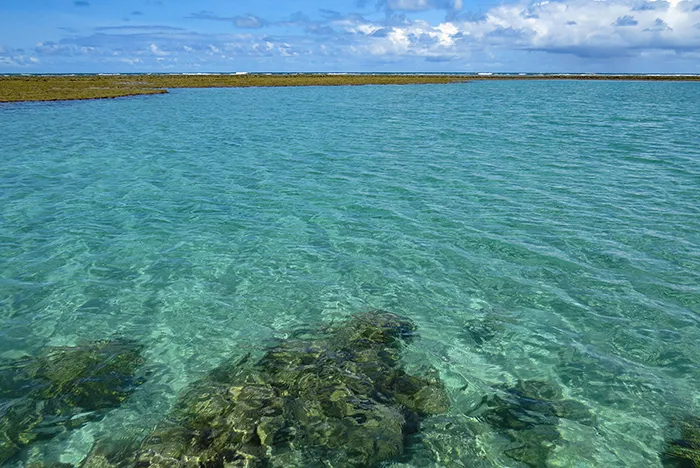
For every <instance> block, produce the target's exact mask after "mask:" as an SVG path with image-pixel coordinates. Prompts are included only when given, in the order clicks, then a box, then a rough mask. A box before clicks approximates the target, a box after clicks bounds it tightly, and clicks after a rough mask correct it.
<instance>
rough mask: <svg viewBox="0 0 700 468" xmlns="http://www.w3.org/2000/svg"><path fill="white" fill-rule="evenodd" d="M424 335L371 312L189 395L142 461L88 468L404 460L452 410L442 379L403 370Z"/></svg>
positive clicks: (224, 373)
mask: <svg viewBox="0 0 700 468" xmlns="http://www.w3.org/2000/svg"><path fill="white" fill-rule="evenodd" d="M414 330H415V327H414V325H413V323H412V322H411V321H409V320H408V319H406V318H402V317H399V316H397V315H394V314H390V313H387V312H368V313H365V314H361V315H358V316H355V317H353V318H351V319H349V320H348V321H346V322H343V323H341V324H339V325H331V326H329V327H327V328H324V329H321V330H318V331H315V332H306V333H298V334H297V335H295V336H292V337H291V338H289V339H286V340H283V341H280V342H279V343H277V344H276V345H274V346H271V347H270V348H268V349H267V350H266V352H265V354H264V356H262V358H260V359H258V360H253V359H251V358H250V357H247V358H244V359H243V360H242V361H239V362H235V361H228V362H225V363H224V364H223V365H221V366H220V367H218V368H216V369H214V370H213V371H212V372H211V373H210V374H209V375H208V376H206V377H205V378H203V379H201V380H199V381H197V382H195V383H194V384H192V385H191V386H190V387H189V388H188V389H187V391H186V392H185V393H184V394H183V395H182V397H181V398H180V399H179V401H178V402H177V403H176V405H175V407H174V409H173V411H172V413H171V415H170V418H169V421H168V422H167V423H164V424H162V425H161V426H160V427H158V428H157V429H156V430H155V431H154V432H153V433H152V434H151V435H150V436H148V437H147V438H146V439H145V440H144V441H143V443H142V444H141V447H140V448H139V449H138V450H137V451H136V453H135V454H134V455H133V456H132V457H130V458H128V459H122V460H115V458H114V456H111V455H105V454H101V455H100V464H99V465H98V464H96V463H95V460H96V458H95V457H93V456H91V457H88V459H87V460H86V461H85V463H84V464H83V467H84V468H93V467H96V466H111V467H115V466H119V467H124V466H138V467H147V466H151V467H183V468H184V467H199V466H206V467H315V466H319V467H321V466H324V467H327V466H333V467H367V466H376V465H378V464H379V463H381V462H383V461H386V460H390V459H392V458H396V457H398V456H400V455H402V453H403V451H404V440H405V437H406V435H407V434H410V433H412V432H415V431H417V430H418V429H419V425H420V421H421V419H423V418H424V417H425V416H427V415H430V414H436V413H441V412H444V411H446V410H447V408H448V405H449V400H448V397H447V394H446V392H445V389H444V387H443V385H442V383H441V382H440V381H439V380H438V379H437V378H436V377H432V378H429V377H418V376H413V375H410V374H408V373H406V372H405V371H404V370H403V369H402V367H401V364H400V362H399V357H400V352H401V347H402V346H403V343H404V342H406V341H408V340H410V339H411V338H412V337H413V333H414ZM105 460H112V461H111V462H110V464H108V465H105V464H104V463H103V462H104V461H105Z"/></svg>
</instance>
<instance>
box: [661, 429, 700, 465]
mask: <svg viewBox="0 0 700 468" xmlns="http://www.w3.org/2000/svg"><path fill="white" fill-rule="evenodd" d="M679 426H680V431H681V438H680V439H676V440H672V441H671V442H669V443H668V444H667V445H666V450H665V451H664V453H663V457H662V459H663V463H664V466H669V467H678V468H700V418H699V417H697V416H690V417H688V418H686V419H684V420H683V421H681V422H680V424H679Z"/></svg>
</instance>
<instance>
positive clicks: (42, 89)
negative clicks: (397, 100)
mask: <svg viewBox="0 0 700 468" xmlns="http://www.w3.org/2000/svg"><path fill="white" fill-rule="evenodd" d="M477 80H478V81H480V80H633V81H700V76H698V75H590V74H588V75H569V74H567V75H557V74H551V75H500V74H473V75H471V74H460V75H456V74H455V75H451V74H444V75H443V74H425V75H421V74H405V75H402V74H376V75H374V74H326V73H298V74H263V73H260V74H258V73H250V74H236V75H231V74H221V75H219V74H201V75H186V74H179V75H43V76H40V75H32V76H27V75H22V76H16V75H7V76H0V102H18V101H63V100H76V99H102V98H116V97H124V96H136V95H142V94H163V93H167V92H168V91H167V89H168V88H244V87H277V86H353V85H355V86H356V85H408V84H449V83H462V82H468V81H477Z"/></svg>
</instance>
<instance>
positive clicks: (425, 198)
mask: <svg viewBox="0 0 700 468" xmlns="http://www.w3.org/2000/svg"><path fill="white" fill-rule="evenodd" d="M698 128H700V86H699V85H698V84H695V83H619V82H512V83H510V82H479V83H471V84H466V85H451V86H405V87H391V86H386V87H374V86H368V87H347V88H346V87H343V88H287V89H220V90H173V91H172V92H171V93H170V94H169V95H165V96H151V97H137V98H129V99H119V100H107V101H88V102H73V103H43V104H13V105H3V106H0V135H2V136H1V137H0V139H1V140H0V141H1V142H2V150H1V154H2V156H1V157H0V262H1V264H0V266H1V269H0V271H1V272H2V276H1V279H0V358H4V359H10V358H13V357H17V356H21V355H25V354H33V353H36V352H37V351H38V350H39V349H40V348H41V347H42V346H46V345H70V344H74V343H76V342H77V340H79V339H103V338H106V337H110V336H114V335H124V336H128V337H132V338H134V339H137V340H138V341H140V342H142V343H144V344H146V346H147V350H146V358H147V367H148V368H149V370H150V372H151V373H152V375H151V376H150V378H149V381H148V382H147V383H146V384H145V385H143V386H142V387H141V388H140V389H139V390H138V391H137V392H136V393H135V394H134V395H133V396H132V398H131V399H130V400H128V402H127V403H126V404H124V405H123V406H122V407H120V408H118V409H116V410H114V411H112V412H111V413H109V414H108V416H107V417H106V418H105V419H104V420H102V421H100V422H97V423H91V424H88V425H86V426H85V427H83V428H82V429H80V430H77V431H74V432H72V433H68V434H67V435H65V436H61V437H58V438H56V439H54V440H52V441H50V442H48V443H45V444H39V445H36V446H34V447H33V448H32V449H30V450H29V451H28V453H27V454H26V457H25V458H26V459H28V460H31V459H36V458H41V457H43V456H44V455H46V454H48V455H49V456H53V457H56V456H60V457H61V459H62V460H64V461H67V462H77V461H79V460H80V459H81V458H82V457H83V456H84V455H85V453H87V451H89V449H90V447H91V445H92V442H93V441H94V440H95V438H99V437H102V436H103V435H104V434H110V435H115V434H119V435H126V434H133V433H144V434H145V433H146V432H147V431H148V430H150V428H152V426H153V424H154V423H155V422H157V421H158V420H159V419H160V418H162V417H163V416H164V415H165V413H166V412H167V410H168V407H169V405H170V403H171V402H172V399H173V398H174V396H175V395H176V394H177V392H178V391H180V390H181V389H182V388H183V387H184V386H185V385H187V383H189V382H191V381H192V380H194V379H196V378H197V377H199V376H201V375H203V374H204V373H205V372H206V371H207V370H209V369H211V368H212V367H214V366H216V365H217V363H219V362H220V361H221V360H222V359H223V358H224V357H227V356H230V355H232V354H238V353H240V354H242V353H245V352H247V351H248V350H250V349H254V348H259V347H261V346H263V345H264V344H265V343H266V342H269V340H270V339H271V338H274V337H279V336H284V333H286V332H287V331H289V330H291V329H294V328H296V327H299V326H304V325H309V324H317V323H319V322H327V321H331V320H334V319H339V318H342V317H346V316H348V315H349V314H353V313H357V312H361V311H364V310H367V309H370V308H381V309H386V310H390V311H392V312H395V313H399V314H403V315H406V316H409V317H411V318H412V319H413V320H414V321H415V322H416V324H417V325H418V328H419V333H420V336H421V339H420V340H418V341H417V342H415V343H413V344H412V345H411V346H410V347H409V348H408V349H407V350H406V361H407V362H408V363H409V366H410V365H418V364H423V363H429V364H431V365H433V366H435V367H436V368H437V369H438V370H439V371H440V375H441V377H442V378H443V379H444V381H445V383H446V385H447V386H448V389H449V391H450V396H451V398H452V401H453V406H452V409H451V411H450V413H449V414H447V415H445V416H440V417H435V418H433V419H432V420H430V421H428V422H426V424H425V425H424V433H423V437H424V439H425V442H424V443H423V444H420V445H417V446H416V447H414V448H413V451H414V453H413V455H412V459H411V460H408V461H407V462H406V463H407V464H408V465H412V466H431V465H432V466H485V467H486V466H516V464H515V463H514V462H513V460H511V459H509V458H507V457H505V456H504V455H503V453H502V448H503V445H504V442H503V440H501V439H499V437H498V436H497V435H495V434H493V433H492V432H490V431H489V430H488V428H487V427H486V426H484V425H483V424H481V421H480V420H479V418H478V417H474V416H473V414H472V413H473V409H474V408H475V407H476V406H477V405H478V403H479V401H481V399H482V397H483V396H484V395H487V394H492V393H493V392H494V391H495V390H494V389H496V388H498V386H499V385H503V384H508V385H514V384H515V383H516V382H517V381H518V380H546V381H550V382H553V383H554V384H555V385H556V386H558V387H560V388H561V389H562V391H563V393H564V394H565V395H566V397H567V398H570V399H573V400H578V401H580V402H582V403H584V404H585V405H587V406H588V407H589V408H590V410H591V412H592V413H593V414H594V415H595V418H596V424H595V425H592V426H591V425H585V424H579V423H577V422H576V421H569V420H562V421H561V423H560V426H559V430H560V432H561V433H562V439H563V440H561V441H559V443H558V446H557V448H556V449H555V450H554V451H553V452H552V454H551V457H550V459H549V465H550V466H660V462H659V459H658V452H659V450H661V449H662V447H663V441H664V437H667V436H669V435H672V434H671V432H669V429H668V422H669V419H672V418H674V417H678V416H681V415H684V414H687V413H694V414H699V413H700V391H699V390H698V389H700V370H699V369H700V137H699V136H698V132H697V129H698ZM17 466H21V462H20V464H18V465H17ZM404 466H405V465H404Z"/></svg>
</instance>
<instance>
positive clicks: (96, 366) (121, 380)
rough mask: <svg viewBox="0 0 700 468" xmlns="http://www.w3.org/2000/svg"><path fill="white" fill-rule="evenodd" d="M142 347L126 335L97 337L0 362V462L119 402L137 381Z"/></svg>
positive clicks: (74, 426)
mask: <svg viewBox="0 0 700 468" xmlns="http://www.w3.org/2000/svg"><path fill="white" fill-rule="evenodd" d="M141 349H142V347H141V346H140V345H138V344H136V343H134V342H132V341H128V340H116V341H98V342H90V343H85V344H82V345H80V346H74V347H53V348H46V349H44V350H43V351H42V352H41V353H40V354H39V355H38V356H37V357H35V358H26V359H20V360H16V361H13V362H9V363H2V364H0V464H2V463H3V462H4V461H6V460H7V459H8V458H10V457H12V456H14V455H15V454H16V453H17V452H18V451H19V450H20V449H21V448H22V447H23V446H26V445H28V444H30V443H31V442H33V441H35V440H38V439H48V438H51V437H54V436H56V435H57V434H60V433H61V432H64V431H67V430H71V429H74V428H77V427H80V426H82V425H83V424H85V423H86V422H88V421H94V420H97V419H100V418H101V417H103V416H104V414H105V412H106V411H107V410H109V409H111V408H114V407H116V406H119V405H120V404H121V403H122V401H124V399H125V398H126V397H127V396H129V394H130V393H131V392H133V390H134V389H135V388H136V386H137V385H138V384H139V383H140V381H139V380H137V379H136V378H135V372H136V370H137V368H138V367H139V366H140V365H141V364H142V362H143V360H142V358H141Z"/></svg>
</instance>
